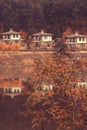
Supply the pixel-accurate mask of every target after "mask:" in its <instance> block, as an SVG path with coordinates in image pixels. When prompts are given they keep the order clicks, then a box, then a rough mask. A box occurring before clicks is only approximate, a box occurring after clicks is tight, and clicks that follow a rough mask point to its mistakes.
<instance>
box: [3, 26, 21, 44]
mask: <svg viewBox="0 0 87 130" xmlns="http://www.w3.org/2000/svg"><path fill="white" fill-rule="evenodd" d="M1 40H2V41H3V42H7V43H11V42H16V43H17V42H22V41H23V39H22V34H21V33H20V32H15V31H13V29H10V30H9V31H8V32H3V33H1Z"/></svg>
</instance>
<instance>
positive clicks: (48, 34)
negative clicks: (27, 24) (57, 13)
mask: <svg viewBox="0 0 87 130" xmlns="http://www.w3.org/2000/svg"><path fill="white" fill-rule="evenodd" d="M52 35H53V34H51V33H45V32H44V31H43V30H42V31H41V32H39V33H36V34H33V35H32V36H52Z"/></svg>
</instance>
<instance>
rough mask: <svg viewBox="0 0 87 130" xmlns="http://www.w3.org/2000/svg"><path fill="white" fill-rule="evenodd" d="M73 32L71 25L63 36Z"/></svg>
mask: <svg viewBox="0 0 87 130" xmlns="http://www.w3.org/2000/svg"><path fill="white" fill-rule="evenodd" d="M71 34H73V31H72V29H71V28H70V27H68V28H67V29H66V31H65V32H63V37H66V36H69V35H71Z"/></svg>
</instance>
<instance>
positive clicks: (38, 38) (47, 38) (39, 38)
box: [32, 30, 54, 48]
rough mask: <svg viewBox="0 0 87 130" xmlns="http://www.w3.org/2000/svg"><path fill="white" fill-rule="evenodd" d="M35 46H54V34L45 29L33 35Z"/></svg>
mask: <svg viewBox="0 0 87 130" xmlns="http://www.w3.org/2000/svg"><path fill="white" fill-rule="evenodd" d="M32 39H33V47H39V48H40V47H42V48H52V47H53V46H54V43H53V34H50V33H45V32H44V31H43V30H42V31H41V32H40V33H36V34H33V35H32Z"/></svg>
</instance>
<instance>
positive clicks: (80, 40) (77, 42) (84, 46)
mask: <svg viewBox="0 0 87 130" xmlns="http://www.w3.org/2000/svg"><path fill="white" fill-rule="evenodd" d="M65 42H66V44H67V47H68V48H69V49H70V50H87V35H81V34H78V32H75V34H72V35H69V36H66V38H65Z"/></svg>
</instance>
